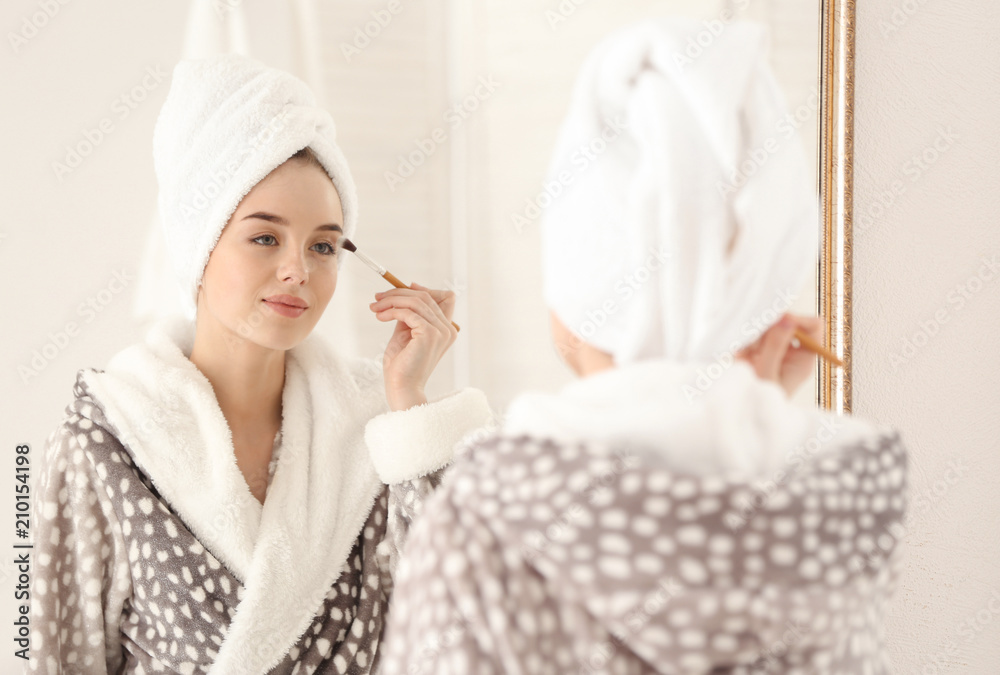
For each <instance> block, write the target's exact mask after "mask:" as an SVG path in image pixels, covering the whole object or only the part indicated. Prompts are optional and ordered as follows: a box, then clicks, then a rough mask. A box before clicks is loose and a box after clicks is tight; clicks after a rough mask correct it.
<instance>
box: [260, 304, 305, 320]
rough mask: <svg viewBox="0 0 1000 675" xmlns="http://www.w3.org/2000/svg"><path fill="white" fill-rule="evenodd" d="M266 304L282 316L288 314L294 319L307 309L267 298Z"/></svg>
mask: <svg viewBox="0 0 1000 675" xmlns="http://www.w3.org/2000/svg"><path fill="white" fill-rule="evenodd" d="M264 304H265V305H267V306H268V307H270V308H271V309H272V310H274V311H275V312H277V313H278V314H280V315H281V316H287V317H288V318H290V319H294V318H295V317H297V316H302V313H303V312H305V311H306V308H305V307H292V306H291V305H286V304H284V303H281V302H274V301H272V300H265V301H264Z"/></svg>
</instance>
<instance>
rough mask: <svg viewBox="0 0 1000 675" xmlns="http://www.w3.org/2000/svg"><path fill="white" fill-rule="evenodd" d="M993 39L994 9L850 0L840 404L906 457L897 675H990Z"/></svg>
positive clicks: (995, 660) (997, 318) (996, 55)
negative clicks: (883, 428) (848, 213)
mask: <svg viewBox="0 0 1000 675" xmlns="http://www.w3.org/2000/svg"><path fill="white" fill-rule="evenodd" d="M903 5H906V6H907V8H906V9H904V8H903ZM908 10H909V11H908ZM894 20H895V22H896V23H895V24H894ZM896 24H898V26H897V25H896ZM897 28H898V29H897ZM998 34H1000V5H998V4H997V3H996V2H995V0H968V1H967V2H963V3H946V2H937V1H935V0H911V1H910V2H906V3H904V2H902V1H901V0H874V1H873V2H859V3H858V31H857V35H858V38H857V59H858V65H857V89H856V95H857V111H856V116H855V124H856V128H857V133H856V139H857V147H856V152H857V156H856V164H855V180H856V192H855V197H856V203H855V207H856V210H857V216H858V217H859V218H860V219H861V221H860V222H859V223H858V225H856V229H855V247H854V265H855V268H854V348H855V357H854V402H855V411H856V412H857V413H858V414H861V415H864V416H867V417H871V418H874V419H877V420H879V421H883V422H886V423H890V424H893V425H895V426H897V427H898V428H899V429H900V430H901V431H902V433H903V435H904V438H905V439H906V440H907V441H908V444H909V447H910V450H911V468H912V472H911V481H912V493H911V496H912V500H913V501H912V504H911V514H912V519H911V520H910V522H909V523H908V533H909V534H908V537H907V540H906V541H907V546H908V549H909V562H908V565H907V567H906V572H905V576H904V577H903V579H902V581H901V586H900V592H899V594H898V597H897V599H896V602H895V604H894V605H893V609H892V615H891V618H890V621H889V622H888V639H889V643H890V646H891V649H892V656H893V659H894V661H895V663H896V667H897V672H899V673H920V674H923V673H928V674H930V673H952V672H953V673H977V674H978V673H981V674H983V675H987V674H992V673H997V672H1000V562H998V560H1000V499H998V497H997V485H998V484H1000V387H998V386H997V376H998V375H1000V350H998V346H1000V340H998V339H997V336H998V335H1000V283H998V279H1000V271H996V272H993V273H992V274H993V278H992V279H990V280H988V281H984V282H983V281H979V280H975V281H974V279H976V276H977V274H978V273H979V272H980V271H981V270H982V268H983V263H982V259H983V258H984V257H986V258H991V259H992V260H994V261H997V262H1000V223H998V218H997V214H998V213H1000V189H998V187H997V186H998V185H1000V142H998V129H1000V40H998ZM942 129H943V130H945V132H946V133H951V134H954V135H955V137H956V139H955V140H954V142H953V143H952V144H951V145H950V146H949V143H950V141H948V140H944V139H943V138H942V140H938V138H939V133H940V130H942ZM936 143H937V145H938V149H937V150H935V149H934V148H935V144H936ZM925 153H926V157H927V159H926V164H925V165H924V167H923V168H921V167H920V166H919V165H918V164H917V163H916V162H917V161H918V160H915V159H914V157H917V158H920V157H921V156H923V155H924V154H925ZM919 161H923V160H919ZM893 192H896V193H898V194H897V195H896V196H895V197H894V198H891V197H890V196H887V194H886V193H888V195H891V194H892V193H893ZM890 202H891V204H890ZM960 285H964V286H966V287H971V288H970V290H969V291H967V292H968V294H969V297H968V298H967V299H966V298H962V301H963V302H964V304H963V305H961V306H960V305H959V304H958V303H957V302H955V301H953V300H954V299H956V298H960V297H961V295H959V294H958V292H957V291H956V289H957V288H958V287H959V286H960ZM927 336H929V337H927ZM907 340H909V341H911V342H913V343H916V345H917V346H915V347H913V348H912V349H911V348H906V347H905V345H906V341H907ZM897 357H898V358H897ZM949 467H953V468H952V470H951V471H949ZM954 467H957V469H958V470H957V471H956V470H955V468H954Z"/></svg>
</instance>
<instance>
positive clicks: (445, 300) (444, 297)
mask: <svg viewBox="0 0 1000 675" xmlns="http://www.w3.org/2000/svg"><path fill="white" fill-rule="evenodd" d="M410 287H411V288H414V289H416V290H418V291H424V292H425V293H427V294H428V295H430V296H431V298H432V299H433V300H434V302H435V303H436V304H437V306H438V307H440V308H441V312H442V314H444V317H445V319H447V320H448V322H451V317H452V315H453V314H454V313H455V292H454V291H444V290H437V289H434V288H427V287H426V286H421V285H420V284H418V283H412V284H410Z"/></svg>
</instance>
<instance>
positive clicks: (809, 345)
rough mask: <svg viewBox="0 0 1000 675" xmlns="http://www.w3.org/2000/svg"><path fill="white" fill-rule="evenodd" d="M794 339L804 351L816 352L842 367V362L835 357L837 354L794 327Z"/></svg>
mask: <svg viewBox="0 0 1000 675" xmlns="http://www.w3.org/2000/svg"><path fill="white" fill-rule="evenodd" d="M795 339H796V340H798V341H799V345H800V346H801V347H802V348H803V349H805V350H806V351H810V352H812V353H813V354H818V355H819V356H820V357H821V358H824V359H826V360H827V361H829V362H830V363H832V364H833V365H835V366H837V367H838V368H843V367H844V362H843V361H841V360H840V359H838V358H837V355H836V354H834V353H833V352H831V351H830V350H829V349H827V348H826V347H824V346H823V345H821V344H819V343H818V342H816V341H815V340H813V339H812V338H811V337H809V336H808V335H806V334H805V333H803V332H802V331H801V330H799V329H798V328H796V329H795Z"/></svg>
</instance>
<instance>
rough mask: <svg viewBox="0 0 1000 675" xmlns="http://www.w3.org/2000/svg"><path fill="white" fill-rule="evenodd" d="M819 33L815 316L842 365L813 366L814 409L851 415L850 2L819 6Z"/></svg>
mask: <svg viewBox="0 0 1000 675" xmlns="http://www.w3.org/2000/svg"><path fill="white" fill-rule="evenodd" d="M822 3H823V4H822V20H821V22H820V23H821V27H820V45H821V49H822V53H821V57H820V90H821V92H822V94H821V103H820V110H821V114H820V116H819V124H820V128H819V139H820V147H819V194H820V205H821V212H822V218H823V236H822V238H821V244H820V252H819V253H820V258H819V269H818V279H817V282H818V286H819V289H818V290H819V293H818V296H817V308H816V310H817V313H818V314H819V315H820V316H822V317H825V321H826V335H825V338H826V344H827V345H828V346H829V347H830V349H831V350H832V351H833V353H834V354H836V355H837V356H838V357H840V359H841V361H843V362H844V367H843V368H836V367H834V366H832V365H830V364H829V363H828V362H826V361H824V360H822V359H820V360H819V366H818V368H819V372H818V377H817V389H818V391H817V399H818V401H819V405H820V407H822V408H825V409H827V410H832V411H834V412H837V413H849V412H851V363H852V358H851V357H852V353H851V283H852V279H853V275H852V271H853V270H852V257H853V255H852V254H853V243H854V240H853V231H852V224H853V215H854V25H855V24H854V20H855V0H822Z"/></svg>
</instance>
